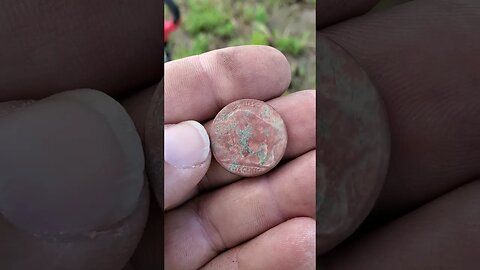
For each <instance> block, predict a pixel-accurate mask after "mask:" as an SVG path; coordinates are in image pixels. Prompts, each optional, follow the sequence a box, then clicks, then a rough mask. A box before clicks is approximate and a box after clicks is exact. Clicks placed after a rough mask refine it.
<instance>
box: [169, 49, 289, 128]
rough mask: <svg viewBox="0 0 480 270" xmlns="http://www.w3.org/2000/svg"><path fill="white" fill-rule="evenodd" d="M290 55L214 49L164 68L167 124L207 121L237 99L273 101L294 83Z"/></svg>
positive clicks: (260, 50) (268, 51) (275, 51)
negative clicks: (292, 81) (287, 57)
mask: <svg viewBox="0 0 480 270" xmlns="http://www.w3.org/2000/svg"><path fill="white" fill-rule="evenodd" d="M290 79H291V74H290V65H289V64H288V61H287V59H286V58H285V56H284V55H283V54H282V53H281V52H280V51H278V50H276V49H274V48H272V47H268V46H240V47H230V48H225V49H220V50H215V51H211V52H207V53H205V54H201V55H198V56H192V57H188V58H184V59H181V60H178V61H173V62H170V63H167V64H165V81H164V82H165V86H164V95H165V96H164V98H165V103H164V104H165V107H164V112H165V124H172V123H178V122H181V121H185V120H196V121H205V120H208V119H210V118H213V117H214V116H215V114H216V113H217V112H218V111H219V110H220V109H221V108H222V107H223V106H225V105H227V104H228V103H230V102H232V101H235V100H237V99H243V98H253V99H259V100H268V99H271V98H274V97H277V96H280V95H281V94H282V93H283V91H285V90H286V89H287V87H288V85H289V84H290Z"/></svg>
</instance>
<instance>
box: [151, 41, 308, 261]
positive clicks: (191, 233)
mask: <svg viewBox="0 0 480 270" xmlns="http://www.w3.org/2000/svg"><path fill="white" fill-rule="evenodd" d="M257 63H258V64H257ZM260 63H261V64H260ZM289 83H290V67H289V65H288V62H287V60H286V58H285V57H284V56H283V55H282V54H281V53H280V52H279V51H277V50H275V49H273V48H270V47H262V46H244V47H233V48H226V49H221V50H217V51H212V52H209V53H206V54H203V55H200V56H195V57H191V58H185V59H182V60H178V61H174V62H170V63H167V64H166V65H165V80H164V94H165V97H164V98H165V103H164V104H165V108H164V112H165V114H164V116H165V124H167V126H166V127H165V133H164V139H165V145H164V147H165V148H164V149H165V150H164V153H165V154H164V156H165V164H164V168H165V179H164V181H165V182H164V185H165V191H164V194H165V197H164V209H165V210H166V211H167V212H166V213H165V251H164V252H165V267H166V268H167V269H198V268H200V267H202V266H203V268H204V269H232V268H235V267H242V268H244V269H260V268H261V269H271V268H272V267H273V268H275V267H276V268H277V269H314V268H315V238H314V236H315V221H314V214H315V192H314V190H315V91H301V92H297V93H295V94H291V95H288V96H282V97H280V95H281V94H282V92H283V91H284V90H285V89H286V88H287V87H288V85H289ZM242 98H255V99H261V100H265V101H267V103H269V104H270V105H272V106H273V107H274V108H275V109H276V110H277V111H278V112H279V113H280V115H282V118H284V120H285V123H286V126H287V132H288V136H289V138H288V141H289V144H288V146H287V150H286V154H285V157H284V161H285V163H284V164H283V165H281V166H279V167H278V168H275V169H274V170H272V171H271V172H269V173H267V174H266V175H263V176H259V177H254V178H248V179H247V178H245V179H242V178H240V177H238V176H236V175H233V174H231V173H229V172H228V171H226V170H225V169H223V168H222V167H221V166H220V165H219V164H218V163H217V162H216V161H215V160H214V159H212V158H211V153H210V142H209V136H208V133H209V132H210V127H211V119H212V118H213V117H214V116H215V115H216V113H217V112H218V111H219V110H220V109H221V108H222V107H224V106H225V105H227V104H228V103H230V102H232V101H235V100H238V99H242ZM182 108H189V110H185V109H182ZM197 121H198V122H197ZM199 122H202V123H203V125H202V124H200V123H199ZM290 142H291V143H290ZM300 142H302V143H300ZM150 180H151V181H152V180H153V181H155V180H156V179H150ZM213 188H215V189H214V190H213ZM186 200H189V201H187V202H185V201H186ZM280 243H281V246H280V247H279V248H276V247H277V246H278V245H279V244H280ZM260 249H262V250H265V251H264V252H262V253H259V252H258V251H259V250H260ZM266 250H272V251H273V250H275V252H271V253H269V252H268V251H266ZM265 252H267V253H268V254H267V255H266V254H265ZM279 265H281V266H279ZM278 267H280V268H278Z"/></svg>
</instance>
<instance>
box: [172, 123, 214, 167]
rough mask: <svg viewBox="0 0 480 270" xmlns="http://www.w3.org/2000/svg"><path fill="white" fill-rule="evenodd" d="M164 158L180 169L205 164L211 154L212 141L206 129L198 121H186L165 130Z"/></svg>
mask: <svg viewBox="0 0 480 270" xmlns="http://www.w3.org/2000/svg"><path fill="white" fill-rule="evenodd" d="M164 138H165V147H164V151H165V152H164V158H165V161H166V162H168V163H169V164H170V165H173V166H175V167H180V168H186V167H192V166H197V165H200V164H202V163H203V162H205V161H206V160H207V158H208V154H209V153H210V139H209V138H208V133H207V131H206V130H205V128H204V127H203V126H202V125H201V124H200V123H198V122H196V121H185V122H182V123H180V124H177V125H172V126H169V127H167V128H165V137H164Z"/></svg>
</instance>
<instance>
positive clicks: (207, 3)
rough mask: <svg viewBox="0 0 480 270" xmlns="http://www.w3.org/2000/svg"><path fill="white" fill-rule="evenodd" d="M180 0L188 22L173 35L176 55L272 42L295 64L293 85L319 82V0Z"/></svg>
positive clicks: (298, 87)
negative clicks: (317, 3) (316, 69)
mask: <svg viewBox="0 0 480 270" xmlns="http://www.w3.org/2000/svg"><path fill="white" fill-rule="evenodd" d="M176 2H177V3H178V4H179V6H180V11H181V14H182V25H181V27H180V29H179V30H178V31H176V32H174V33H173V34H172V35H171V38H170V41H169V43H170V44H169V46H170V49H171V52H172V54H173V55H172V56H173V59H179V58H183V57H187V56H191V55H196V54H201V53H203V52H206V51H210V50H214V49H217V48H223V47H227V46H239V45H269V46H273V47H276V48H277V49H279V50H280V51H282V52H283V53H284V54H285V55H286V56H287V58H288V60H289V62H290V64H291V66H292V76H293V77H292V84H291V85H290V87H289V89H290V91H296V90H302V89H314V88H315V20H314V18H315V16H314V11H315V1H314V0H307V1H293V0H268V1H260V2H259V1H256V0H244V1H234V0H177V1H176ZM165 15H166V16H167V17H168V15H169V14H168V12H166V14H165ZM305 16H307V17H306V18H309V20H306V19H305Z"/></svg>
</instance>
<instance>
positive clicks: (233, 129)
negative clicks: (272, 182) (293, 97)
mask: <svg viewBox="0 0 480 270" xmlns="http://www.w3.org/2000/svg"><path fill="white" fill-rule="evenodd" d="M210 137H211V138H210V139H211V142H212V152H213V155H214V157H215V159H216V160H217V161H218V163H220V165H222V166H223V167H224V168H225V169H227V170H228V171H230V172H231V173H234V174H237V175H240V176H245V177H252V176H258V175H261V174H264V173H266V172H268V171H270V170H271V169H272V168H273V167H275V166H276V165H277V164H278V162H280V160H281V159H282V157H283V154H284V153H285V148H286V147H287V129H286V127H285V123H284V122H283V119H282V117H281V116H280V114H279V113H278V112H277V111H275V109H273V107H271V106H270V105H268V104H267V103H265V102H263V101H260V100H255V99H241V100H237V101H234V102H232V103H230V104H228V105H227V106H225V107H224V108H223V109H222V110H221V111H220V112H219V113H218V114H217V116H216V117H215V119H214V120H213V125H212V129H211V134H210Z"/></svg>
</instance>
